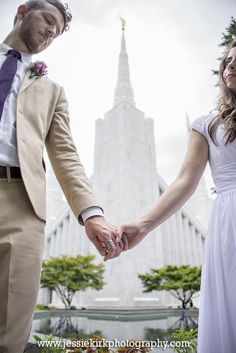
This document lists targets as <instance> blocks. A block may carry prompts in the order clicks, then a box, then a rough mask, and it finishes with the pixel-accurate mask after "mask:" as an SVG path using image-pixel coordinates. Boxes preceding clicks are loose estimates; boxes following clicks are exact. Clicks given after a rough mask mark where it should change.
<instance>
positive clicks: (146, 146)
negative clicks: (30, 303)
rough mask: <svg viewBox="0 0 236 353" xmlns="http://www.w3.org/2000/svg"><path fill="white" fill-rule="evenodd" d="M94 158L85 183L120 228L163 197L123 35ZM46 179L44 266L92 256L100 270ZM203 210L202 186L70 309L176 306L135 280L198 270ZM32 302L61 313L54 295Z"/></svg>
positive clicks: (206, 198)
mask: <svg viewBox="0 0 236 353" xmlns="http://www.w3.org/2000/svg"><path fill="white" fill-rule="evenodd" d="M94 151H95V152H94V169H93V175H92V177H91V179H90V180H91V183H92V185H93V188H94V190H95V192H96V194H97V196H98V199H99V200H100V201H101V203H102V206H103V207H104V211H105V216H106V218H107V219H108V220H109V221H110V222H111V223H113V224H115V225H119V224H122V223H127V222H130V221H134V220H135V219H137V218H138V217H139V216H141V215H142V214H143V213H144V212H145V211H147V210H148V209H149V208H150V207H151V206H152V205H153V204H154V203H155V201H156V200H157V199H158V197H159V196H160V195H161V194H162V193H163V192H164V190H165V189H166V184H165V182H164V181H163V180H162V178H161V177H160V175H159V174H158V173H157V167H156V153H155V151H156V149H155V139H154V128H153V120H152V119H151V118H146V117H145V114H144V113H143V112H142V111H140V110H139V109H138V108H137V107H136V104H135V100H134V93H133V88H132V85H131V82H130V74H129V63H128V55H127V51H126V42H125V35H124V28H123V30H122V39H121V50H120V55H119V68H118V80H117V84H116V89H115V97H114V103H113V107H112V108H111V109H110V110H109V111H108V112H106V113H105V115H104V119H98V120H97V121H96V132H95V149H94ZM50 178H51V181H50V184H49V185H50V187H49V194H48V210H49V226H47V234H46V251H45V258H49V257H52V256H53V257H55V256H61V255H74V256H76V255H78V254H81V255H87V254H94V255H96V262H102V258H101V256H100V255H99V254H98V252H97V250H96V249H95V247H94V246H93V244H92V243H91V242H90V241H89V240H88V238H87V236H86V234H85V231H84V228H83V227H81V226H80V225H79V224H78V221H77V220H76V218H75V216H74V215H73V213H72V211H71V210H70V209H69V207H68V205H67V204H66V203H65V201H62V196H61V195H62V193H61V191H60V190H59V187H58V184H57V183H56V182H55V180H53V179H52V178H53V176H50ZM52 180H53V181H52ZM53 185H54V187H53ZM53 203H54V204H55V206H53ZM63 204H64V206H62V205H63ZM209 205H210V199H209V196H208V193H207V190H206V186H205V184H204V179H202V180H201V182H200V184H199V187H198V189H197V190H196V192H195V194H194V196H193V197H192V199H191V200H190V201H189V203H188V206H185V207H183V208H181V210H180V211H179V212H177V213H176V214H175V215H174V216H172V217H171V218H170V219H169V220H167V221H166V222H164V223H163V224H162V225H161V226H159V227H158V228H157V229H156V230H154V231H153V232H152V233H150V235H148V236H147V237H146V238H145V239H144V240H143V241H142V242H141V243H140V244H139V245H138V246H137V247H135V248H134V249H132V250H131V251H128V252H125V253H123V254H121V256H120V257H119V258H116V259H114V260H112V261H108V262H106V263H105V269H106V270H105V283H106V285H105V286H104V288H103V289H102V290H100V291H95V290H91V289H89V290H86V291H85V292H81V293H79V294H78V295H77V296H76V297H75V300H74V302H73V305H75V306H77V307H106V308H108V307H133V308H134V307H145V306H160V307H164V306H172V305H177V302H176V301H175V299H174V298H172V297H171V296H170V295H169V294H168V293H164V292H160V293H157V292H152V293H143V288H142V284H141V281H140V280H139V279H138V277H137V275H138V274H143V273H146V272H148V271H150V269H151V268H161V267H164V266H166V265H168V264H174V265H183V264H190V265H193V266H200V265H201V264H202V253H203V245H204V239H205V231H206V227H205V223H206V222H205V220H206V219H207V218H208V214H209ZM203 207H204V208H205V209H204V210H203ZM52 210H53V211H54V212H55V213H54V215H53V213H52ZM202 211H204V212H202ZM39 301H40V302H41V303H44V304H51V305H55V306H60V301H59V299H58V298H57V296H56V295H55V294H54V293H52V295H50V294H49V293H48V292H47V290H45V289H44V290H42V291H41V293H40V296H39Z"/></svg>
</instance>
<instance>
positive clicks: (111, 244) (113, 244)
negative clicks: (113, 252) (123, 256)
mask: <svg viewBox="0 0 236 353" xmlns="http://www.w3.org/2000/svg"><path fill="white" fill-rule="evenodd" d="M115 248H116V245H115V243H114V241H113V240H112V239H109V240H108V241H107V249H108V250H110V249H115Z"/></svg>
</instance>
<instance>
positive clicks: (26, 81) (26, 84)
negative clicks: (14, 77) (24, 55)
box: [19, 70, 36, 94]
mask: <svg viewBox="0 0 236 353" xmlns="http://www.w3.org/2000/svg"><path fill="white" fill-rule="evenodd" d="M30 74H31V70H28V71H27V73H26V75H25V77H24V79H23V81H22V84H21V87H20V91H19V94H20V93H22V92H23V91H24V90H25V89H26V88H27V87H29V85H31V83H33V82H34V80H35V78H36V77H35V76H34V77H31V78H30Z"/></svg>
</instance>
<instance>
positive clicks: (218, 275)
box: [118, 41, 236, 353]
mask: <svg viewBox="0 0 236 353" xmlns="http://www.w3.org/2000/svg"><path fill="white" fill-rule="evenodd" d="M219 76H220V89H221V90H220V91H221V92H220V99H219V103H218V108H217V113H215V114H212V113H211V114H210V115H209V116H207V117H201V118H199V119H197V120H196V121H195V122H194V123H193V125H192V127H191V134H190V139H189V145H188V150H187V154H186V157H185V160H184V162H183V165H182V167H181V169H180V172H179V175H178V176H177V178H176V179H175V181H174V182H173V183H172V184H171V185H170V186H169V187H168V189H167V190H166V191H165V193H164V194H163V195H162V196H161V197H160V199H159V200H158V201H157V203H156V205H155V206H154V207H153V208H152V209H151V210H150V211H149V212H148V213H147V214H145V215H144V216H143V217H141V218H140V219H139V220H138V221H137V222H135V223H133V224H127V225H123V226H121V227H120V229H119V234H118V236H119V238H121V239H122V241H123V244H124V248H123V250H128V249H131V248H132V247H134V246H135V245H137V244H138V243H139V242H140V241H141V240H142V239H143V238H144V237H145V236H146V235H147V234H148V233H149V232H150V231H151V230H153V229H154V228H155V227H157V226H158V225H160V224H161V223H162V222H163V221H165V220H166V219H167V218H168V217H170V216H172V215H173V214H174V213H175V212H176V211H177V210H178V209H179V208H180V207H181V206H182V205H183V204H184V203H185V201H186V200H187V199H188V198H189V197H190V196H191V195H192V193H193V192H194V190H195V189H196V187H197V185H198V182H199V180H200V178H201V175H202V173H203V171H204V169H205V166H206V164H207V161H208V160H209V163H210V167H211V172H212V176H213V180H214V183H215V185H216V190H217V194H218V196H217V198H216V200H215V202H214V206H213V210H212V214H211V218H210V221H209V229H208V236H207V240H206V245H205V254H204V265H203V275H202V283H201V299H200V313H199V337H198V352H199V353H234V352H236V140H235V138H236V41H235V42H234V43H233V44H232V46H231V48H230V49H229V50H228V52H227V54H226V55H225V56H224V58H223V59H222V62H221V64H220V73H219Z"/></svg>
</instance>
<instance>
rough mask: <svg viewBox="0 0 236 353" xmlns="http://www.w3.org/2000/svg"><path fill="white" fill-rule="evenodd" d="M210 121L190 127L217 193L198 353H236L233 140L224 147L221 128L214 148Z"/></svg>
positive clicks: (235, 163)
mask: <svg viewBox="0 0 236 353" xmlns="http://www.w3.org/2000/svg"><path fill="white" fill-rule="evenodd" d="M212 118H213V116H212V115H209V116H207V117H201V118H199V119H197V120H195V121H194V123H193V124H192V127H191V128H192V129H194V130H196V131H198V132H199V133H201V134H202V135H203V136H205V138H206V139H207V141H208V145H209V164H210V168H211V173H212V177H213V180H214V183H215V186H216V191H217V198H216V200H215V201H214V205H213V209H212V213H211V217H210V220H209V227H208V234H207V238H206V244H205V250H204V260H203V272H202V280H201V294H200V312H199V323H198V327H199V335H198V353H236V140H235V141H233V142H232V143H229V144H227V145H225V140H224V139H223V136H224V133H225V131H224V126H223V125H220V126H219V127H218V129H217V133H216V137H217V143H218V145H217V146H216V145H215V144H214V143H213V141H212V140H211V138H210V136H209V133H208V125H209V122H210V120H211V119H212Z"/></svg>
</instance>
